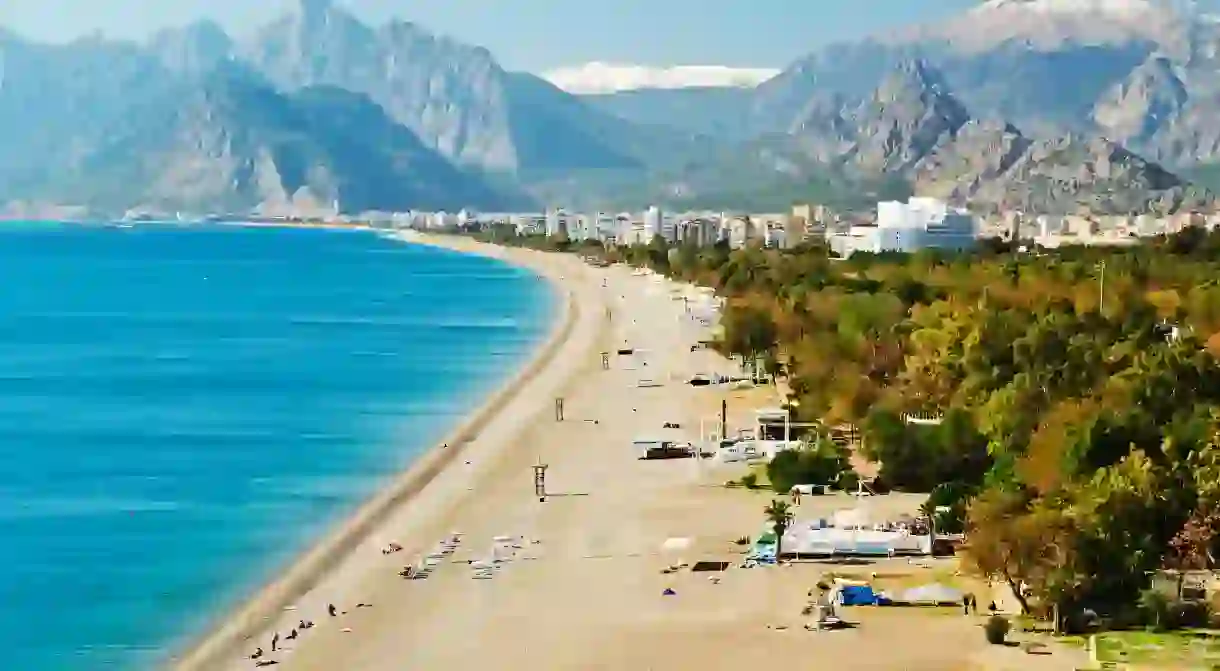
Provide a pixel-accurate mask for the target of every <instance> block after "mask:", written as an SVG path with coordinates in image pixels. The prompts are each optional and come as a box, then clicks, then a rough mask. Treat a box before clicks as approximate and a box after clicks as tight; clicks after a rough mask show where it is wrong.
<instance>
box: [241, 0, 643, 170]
mask: <svg viewBox="0 0 1220 671" xmlns="http://www.w3.org/2000/svg"><path fill="white" fill-rule="evenodd" d="M237 53H238V54H239V56H240V57H241V58H242V59H244V60H245V61H247V62H249V63H250V64H251V65H253V66H254V67H256V68H257V69H259V70H260V71H261V72H263V73H264V74H265V75H266V76H267V77H268V78H269V79H271V81H273V82H274V83H275V84H276V85H277V86H279V87H281V88H283V89H285V90H293V89H297V88H301V87H306V86H317V85H326V86H335V87H339V88H343V89H347V90H350V91H356V92H359V93H364V94H366V95H368V96H369V97H370V98H371V99H373V100H374V101H375V102H377V103H378V104H379V105H381V106H382V107H384V108H385V109H386V111H387V112H388V113H389V114H390V116H391V117H393V118H394V119H396V120H397V121H398V122H399V123H402V124H403V125H405V126H407V127H408V128H410V129H411V130H413V131H414V132H415V133H416V134H417V135H418V136H419V137H420V138H421V139H422V140H424V142H425V143H427V144H429V145H430V146H432V147H434V148H435V149H437V150H438V151H440V152H441V153H442V154H444V155H445V156H448V157H450V158H452V159H453V160H454V161H456V162H457V163H459V164H461V165H466V166H474V167H477V168H480V169H484V170H491V171H497V172H508V173H515V172H518V171H525V172H529V171H539V170H543V171H545V170H574V169H608V168H631V167H638V166H640V165H641V164H642V161H641V160H640V157H639V156H638V153H636V152H633V151H632V149H633V148H635V147H637V146H638V145H639V143H638V141H637V138H636V137H634V135H633V131H634V129H633V128H632V127H631V125H630V124H627V123H624V122H623V121H622V120H620V119H618V118H615V117H612V116H609V115H603V114H601V113H599V112H596V111H595V110H592V109H591V108H588V107H587V106H585V105H584V104H582V103H581V102H579V101H578V100H577V99H576V98H574V97H572V96H571V95H569V94H567V93H564V92H562V91H560V90H559V89H557V88H555V86H554V85H552V84H550V83H549V82H546V81H545V80H543V79H541V78H538V77H535V76H533V75H527V74H521V73H510V72H507V71H505V70H504V69H503V68H501V67H500V65H499V64H498V63H497V62H496V60H495V59H494V58H493V57H492V55H491V54H490V53H489V52H488V51H487V50H486V49H483V48H481V47H474V46H470V45H467V44H463V43H460V42H457V41H454V40H451V39H448V38H445V37H440V36H437V35H434V34H432V33H430V32H428V31H427V30H425V29H423V28H421V27H420V26H417V25H415V24H413V23H408V22H403V21H393V22H390V23H387V24H385V25H382V26H379V27H372V26H368V25H366V24H364V23H362V22H361V21H359V20H358V19H356V18H355V17H354V16H352V15H351V14H349V13H347V12H345V11H343V10H342V9H340V8H338V7H336V6H334V5H332V4H330V3H327V2H320V1H319V0H309V1H308V2H304V3H302V5H301V6H300V7H299V8H298V9H297V10H296V11H294V12H291V13H290V14H288V15H286V16H284V17H282V18H281V19H279V20H277V21H274V22H273V23H271V24H269V25H267V26H265V27H263V28H262V29H260V30H258V31H257V32H256V34H255V35H254V36H253V37H252V38H251V39H249V40H246V41H244V42H242V43H241V44H240V45H239V46H238V48H237Z"/></svg>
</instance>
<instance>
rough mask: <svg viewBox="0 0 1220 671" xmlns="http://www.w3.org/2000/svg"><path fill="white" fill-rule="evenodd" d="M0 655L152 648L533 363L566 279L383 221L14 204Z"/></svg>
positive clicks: (242, 588)
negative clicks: (245, 222) (362, 224)
mask: <svg viewBox="0 0 1220 671" xmlns="http://www.w3.org/2000/svg"><path fill="white" fill-rule="evenodd" d="M0 280H2V281H3V288H2V289H0V344H2V345H3V347H0V456H2V457H3V462H2V463H3V466H2V467H0V651H3V652H0V660H3V662H4V663H3V666H4V668H11V669H21V670H22V671H51V670H55V671H59V670H62V669H73V670H76V669H80V670H84V671H89V670H92V669H144V668H150V667H151V666H152V665H153V664H155V663H156V662H158V661H162V660H163V659H164V657H165V655H166V653H167V652H168V651H169V650H170V648H171V647H173V646H176V645H181V644H182V643H183V642H184V637H190V636H193V635H195V634H198V633H200V629H201V628H202V627H204V626H206V625H207V624H208V623H209V622H210V621H211V620H212V618H213V617H215V616H216V615H218V614H219V613H220V612H223V610H224V609H226V608H230V607H232V606H234V605H236V604H237V603H238V602H239V601H240V599H241V598H242V597H244V596H246V595H247V594H248V593H249V592H250V591H251V590H253V589H254V588H256V587H257V586H258V585H260V584H262V583H263V582H265V581H266V580H267V579H268V578H270V577H271V576H272V574H273V573H274V571H275V570H276V569H277V568H278V567H280V566H283V565H284V564H285V563H286V562H287V561H289V560H290V559H291V558H292V557H293V556H294V555H296V554H297V553H299V552H300V551H301V550H303V549H304V548H305V547H307V545H308V543H309V542H310V541H312V540H315V539H316V538H318V537H319V536H320V535H321V534H322V533H323V532H324V531H325V530H326V529H327V527H328V526H330V525H332V524H334V523H335V522H337V521H338V520H339V519H341V518H342V517H343V516H344V515H345V514H347V513H350V512H351V511H352V510H354V508H355V507H356V506H357V505H359V503H360V502H361V501H362V500H364V499H365V498H366V497H367V496H369V495H370V494H372V493H373V492H374V491H375V490H376V488H377V487H378V486H379V485H381V484H383V483H385V482H387V481H389V479H390V478H392V477H393V476H395V475H396V474H397V473H399V472H400V471H401V470H402V469H403V468H405V467H406V466H408V465H409V464H410V462H411V460H412V459H413V458H414V457H415V456H417V455H418V454H420V453H421V452H422V451H423V450H425V449H427V448H428V447H430V446H431V445H432V444H434V443H435V442H436V441H437V440H440V439H441V437H442V436H443V435H444V434H445V432H446V431H447V430H448V429H450V428H451V427H453V426H454V425H456V424H457V423H458V422H459V421H460V420H461V418H462V417H463V416H464V415H465V414H466V413H468V412H469V411H470V410H472V409H473V408H475V407H477V405H478V404H479V403H480V401H481V397H483V396H486V395H487V394H489V393H490V392H491V391H492V390H494V389H495V388H496V387H497V386H498V385H499V384H501V383H503V382H505V381H506V380H507V379H508V377H509V376H510V375H511V374H512V372H513V371H514V370H516V369H517V368H518V367H519V366H521V365H522V364H523V363H524V362H525V360H526V359H527V358H528V356H529V355H530V354H531V353H532V351H533V350H534V348H536V347H537V346H538V345H539V344H540V343H541V341H542V340H543V339H544V338H545V337H546V334H547V332H548V330H549V328H550V326H551V322H552V320H553V319H554V317H555V316H556V312H557V308H556V305H555V300H554V296H553V294H552V291H551V289H550V288H549V287H548V286H547V285H546V283H545V282H544V281H543V280H542V279H540V278H538V277H535V276H533V275H531V274H530V273H528V272H526V271H524V270H520V269H517V268H514V267H511V266H508V265H506V264H503V263H501V262H499V261H495V260H491V259H486V258H481V257H476V256H468V255H462V254H457V253H454V252H450V251H446V250H441V249H435V248H430V247H424V246H416V245H405V244H401V243H398V242H395V241H391V240H386V239H384V238H380V237H377V236H375V235H371V234H368V233H362V232H350V231H313V230H289V229H240V228H233V227H221V226H200V227H186V228H182V227H153V226H145V227H136V228H130V229H101V228H86V227H77V226H66V225H55V224H47V225H38V226H32V225H21V226H10V225H0Z"/></svg>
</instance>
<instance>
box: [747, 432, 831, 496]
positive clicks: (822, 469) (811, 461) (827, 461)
mask: <svg viewBox="0 0 1220 671" xmlns="http://www.w3.org/2000/svg"><path fill="white" fill-rule="evenodd" d="M850 470H851V464H850V461H849V459H848V454H847V450H846V449H845V448H843V447H840V446H838V445H836V444H835V443H834V442H833V441H831V440H827V439H825V438H819V439H817V440H815V441H814V442H812V443H808V444H805V445H802V446H801V447H800V448H798V449H795V450H784V451H783V452H780V453H779V454H777V455H775V458H773V459H772V460H771V461H770V462H768V463H767V479H768V480H770V481H771V486H772V487H773V488H774V489H775V491H776V492H778V493H780V494H786V493H788V492H789V491H791V490H792V488H793V487H794V486H796V485H835V484H838V483H839V478H840V476H841V475H842V474H843V473H845V472H847V471H850Z"/></svg>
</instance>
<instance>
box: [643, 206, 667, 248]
mask: <svg viewBox="0 0 1220 671" xmlns="http://www.w3.org/2000/svg"><path fill="white" fill-rule="evenodd" d="M662 225H663V221H662V214H661V208H659V207H657V206H656V205H653V206H652V207H650V208H648V210H647V211H645V212H644V239H645V240H646V241H648V242H652V239H653V238H654V237H656V236H658V235H662V234H663V233H664V230H663V228H662Z"/></svg>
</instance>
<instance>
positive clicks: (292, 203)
mask: <svg viewBox="0 0 1220 671" xmlns="http://www.w3.org/2000/svg"><path fill="white" fill-rule="evenodd" d="M132 112H133V114H132V116H131V119H130V120H129V121H128V122H126V123H123V124H118V125H116V126H114V127H111V128H109V129H107V132H106V139H105V141H103V142H101V143H99V144H98V145H97V146H95V147H93V148H92V149H91V150H90V151H89V152H88V153H87V154H85V155H84V156H83V157H81V158H80V159H79V160H78V161H77V162H76V165H75V166H74V167H73V168H72V169H71V170H70V173H69V174H70V175H71V177H70V179H67V180H65V181H64V184H65V185H66V186H67V187H69V188H66V189H64V193H62V195H61V198H72V197H74V196H75V197H80V198H82V199H83V200H84V201H85V202H88V203H91V204H93V205H95V206H102V207H106V208H108V209H112V210H113V209H120V208H131V207H137V208H155V209H157V210H160V211H167V210H171V211H172V210H179V209H184V210H190V211H216V210H222V211H227V212H239V211H247V210H261V211H264V212H275V213H279V212H288V211H295V212H301V211H307V212H308V211H323V212H326V211H331V207H332V203H336V202H337V203H339V204H340V207H341V210H342V211H344V212H361V211H367V210H374V209H385V210H408V209H413V208H415V209H421V208H422V209H432V210H440V209H450V210H456V209H460V208H462V207H466V206H473V207H491V206H495V205H497V204H500V203H503V202H506V201H507V200H509V199H508V198H507V197H506V196H505V195H504V194H501V193H498V192H496V191H495V190H494V189H492V188H491V187H489V186H488V185H487V184H486V183H484V182H483V181H482V180H481V179H479V178H478V177H476V176H472V175H470V174H467V173H463V172H462V171H460V170H458V169H457V168H455V167H454V166H453V165H451V164H450V163H449V162H448V161H447V160H445V159H444V158H443V157H441V156H439V155H438V154H436V153H435V152H434V151H432V150H431V149H429V148H428V147H426V146H424V145H423V144H422V143H421V142H420V141H419V139H418V138H417V137H415V136H414V135H413V134H412V133H411V132H410V131H409V130H408V129H406V128H405V127H403V126H401V125H399V124H397V123H395V122H394V121H393V120H392V119H390V118H389V117H388V116H387V115H386V114H385V112H384V110H382V109H381V108H380V107H379V106H377V105H376V104H374V103H373V102H372V101H370V100H369V99H368V98H367V97H365V96H363V95H360V94H356V93H351V92H348V91H344V90H342V89H336V88H332V87H311V88H306V89H302V90H300V91H297V92H295V93H293V94H290V95H285V94H282V93H280V92H278V91H276V90H275V89H274V88H273V87H272V86H271V85H270V84H269V83H268V82H266V81H265V80H263V79H262V78H261V77H260V76H259V75H257V74H255V73H253V72H251V71H249V70H248V69H247V68H245V67H243V66H240V65H237V64H232V63H225V64H221V65H220V66H218V67H217V68H216V69H214V70H213V71H212V72H211V73H209V74H207V75H206V76H204V77H203V78H202V79H200V80H199V81H198V82H194V81H192V82H187V83H183V84H182V85H181V86H180V87H178V88H177V90H175V91H174V92H173V93H172V94H170V95H166V96H165V97H163V98H161V99H158V100H155V101H152V102H150V103H148V104H145V105H142V106H139V107H137V108H133V110H132Z"/></svg>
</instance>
